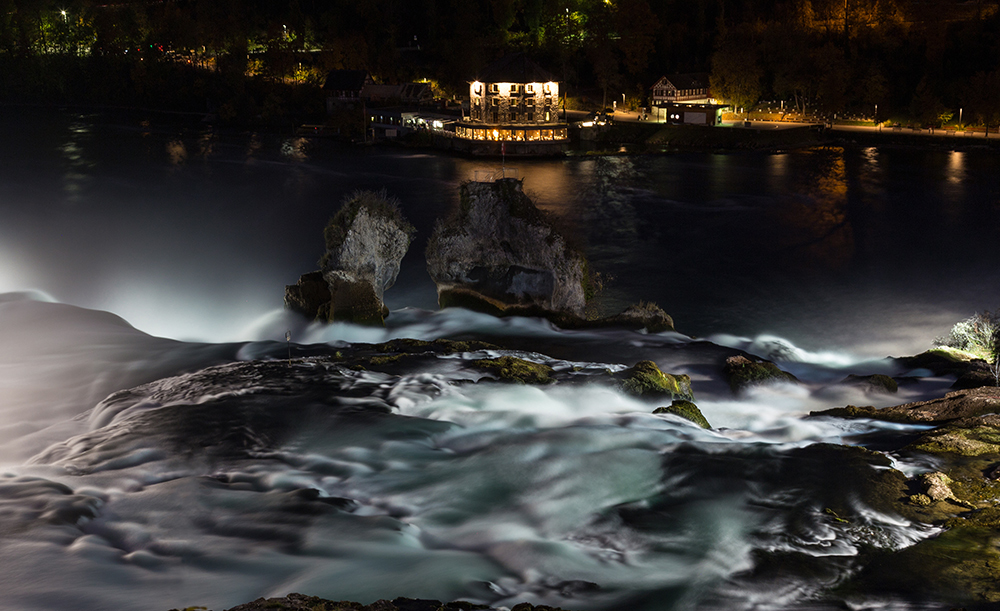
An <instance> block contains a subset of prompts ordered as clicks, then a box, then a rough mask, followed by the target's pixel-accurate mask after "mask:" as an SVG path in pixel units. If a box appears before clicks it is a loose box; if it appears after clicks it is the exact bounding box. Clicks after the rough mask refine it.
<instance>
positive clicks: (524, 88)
mask: <svg viewBox="0 0 1000 611" xmlns="http://www.w3.org/2000/svg"><path fill="white" fill-rule="evenodd" d="M559 103H560V102H559V82H558V80H557V78H556V77H555V76H554V75H552V74H551V73H549V72H547V71H545V70H543V69H542V68H540V67H539V66H538V65H536V64H535V63H534V62H532V61H531V60H529V59H528V58H527V57H525V56H524V55H523V54H521V53H518V54H514V55H509V56H507V57H504V58H502V59H500V60H498V61H496V62H494V63H493V64H491V65H489V66H488V67H486V68H485V69H484V70H483V71H482V72H481V73H480V74H479V77H478V78H477V79H476V80H474V81H473V82H472V83H470V84H469V115H468V116H467V117H463V119H462V121H460V122H459V123H458V124H457V125H456V126H455V136H456V139H460V140H466V141H472V142H479V143H482V144H484V145H489V146H483V147H466V148H468V149H469V150H471V151H472V152H481V153H486V154H488V153H490V152H493V151H492V149H494V148H495V149H496V151H495V152H499V149H500V145H499V143H501V142H502V143H510V144H505V151H506V153H507V154H515V155H516V154H527V155H534V154H551V153H553V152H562V151H564V150H565V144H566V143H567V142H568V130H567V126H566V123H565V121H562V120H560V117H559Z"/></svg>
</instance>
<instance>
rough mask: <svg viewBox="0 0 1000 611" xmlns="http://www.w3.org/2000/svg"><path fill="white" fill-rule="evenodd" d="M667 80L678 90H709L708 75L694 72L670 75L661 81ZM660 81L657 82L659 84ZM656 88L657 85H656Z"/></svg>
mask: <svg viewBox="0 0 1000 611" xmlns="http://www.w3.org/2000/svg"><path fill="white" fill-rule="evenodd" d="M663 79H666V80H668V81H670V84H671V85H673V86H674V87H676V88H677V89H708V79H709V76H708V73H707V72H693V73H690V74H668V75H667V76H665V77H663V78H662V79H660V80H661V81H662V80H663ZM659 82H660V81H657V83H659ZM654 87H655V85H654Z"/></svg>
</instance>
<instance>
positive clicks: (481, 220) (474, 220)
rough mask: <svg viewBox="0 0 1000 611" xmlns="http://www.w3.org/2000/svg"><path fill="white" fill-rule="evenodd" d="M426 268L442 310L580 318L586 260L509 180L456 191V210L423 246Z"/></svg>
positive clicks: (519, 185)
mask: <svg viewBox="0 0 1000 611" xmlns="http://www.w3.org/2000/svg"><path fill="white" fill-rule="evenodd" d="M427 271H428V273H429V274H430V276H431V278H432V279H433V280H434V283H435V284H436V285H437V289H438V303H439V304H440V305H441V307H448V306H453V305H457V306H464V307H470V308H472V309H479V310H484V311H488V312H491V313H494V314H500V313H503V312H504V310H506V309H507V308H509V307H513V308H522V309H524V308H527V309H532V308H534V309H539V310H544V311H549V312H556V313H569V314H573V315H575V316H580V317H582V316H583V314H584V306H585V305H586V301H587V299H586V293H587V286H586V285H587V283H588V282H589V274H588V270H587V262H586V259H585V258H584V257H583V255H582V254H581V253H579V252H577V251H575V250H573V249H572V248H570V247H569V246H568V245H567V243H566V240H565V238H564V237H563V236H562V235H560V234H559V233H558V232H557V231H556V230H555V229H554V228H553V226H552V225H551V223H549V222H548V221H547V220H546V219H545V217H544V215H543V214H542V212H541V211H540V210H538V209H537V208H536V207H535V206H534V204H532V202H531V200H530V199H529V198H528V196H527V195H525V193H524V191H523V190H522V183H521V181H519V180H516V179H511V178H507V179H502V180H498V181H496V182H492V183H483V182H469V183H466V184H464V185H463V186H462V189H461V200H460V206H459V210H458V211H457V213H456V214H455V215H453V216H452V217H451V218H449V219H447V220H444V221H439V222H438V224H437V226H436V227H435V228H434V233H433V235H432V236H431V238H430V240H429V242H428V245H427Z"/></svg>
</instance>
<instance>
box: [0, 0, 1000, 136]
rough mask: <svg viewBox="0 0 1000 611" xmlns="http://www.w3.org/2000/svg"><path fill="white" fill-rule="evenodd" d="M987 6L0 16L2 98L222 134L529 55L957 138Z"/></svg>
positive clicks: (553, 0)
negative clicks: (109, 106)
mask: <svg viewBox="0 0 1000 611" xmlns="http://www.w3.org/2000/svg"><path fill="white" fill-rule="evenodd" d="M997 5H998V3H997V2H996V1H995V0H994V1H988V0H977V1H975V2H963V3H957V2H945V1H939V2H936V3H935V2H930V3H928V2H920V3H917V2H914V1H913V0H846V1H845V0H812V1H811V2H810V1H804V2H803V1H800V0H662V1H656V2H654V1H652V0H290V1H286V2H267V1H264V0H174V1H170V2H135V1H123V2H111V3H107V2H103V1H102V2H96V1H95V0H69V1H67V2H54V0H0V67H2V68H3V69H2V70H0V75H3V76H0V79H2V81H3V82H2V83H0V85H3V87H0V90H2V91H4V92H5V93H4V94H0V95H3V96H4V98H5V99H6V101H35V102H37V101H39V100H48V101H52V102H57V103H64V102H68V101H70V102H72V101H79V99H80V98H81V96H83V97H86V95H85V94H86V92H88V91H90V92H91V95H93V96H98V95H108V96H110V97H111V98H112V100H111V101H112V102H116V103H119V102H120V103H124V104H146V105H152V106H176V105H177V104H178V103H180V100H178V99H177V98H182V99H183V101H184V103H186V104H188V105H194V106H198V107H199V109H200V110H203V109H204V107H205V106H206V104H207V105H208V106H209V107H210V110H214V111H218V112H220V113H221V114H223V115H225V114H230V115H233V116H239V115H261V116H263V115H275V116H280V115H282V114H283V113H287V112H288V109H289V108H295V109H299V108H300V107H299V106H298V105H297V104H298V103H307V106H309V113H310V114H316V113H318V114H322V106H321V103H320V102H316V101H310V102H304V100H299V101H298V102H297V103H296V105H292V104H287V103H286V102H285V99H286V97H287V96H288V95H289V92H288V91H284V90H281V89H276V88H274V87H271V85H275V84H284V85H289V86H292V85H295V86H300V87H308V88H310V89H312V90H314V91H315V89H316V88H317V86H318V85H320V84H321V83H322V80H323V77H324V75H325V74H326V73H327V72H328V71H329V70H331V69H335V68H363V69H367V70H368V71H369V72H371V73H372V74H373V75H374V76H375V77H376V79H377V80H380V81H383V82H404V81H409V80H415V79H429V80H431V81H433V82H434V83H435V84H436V85H437V88H438V92H439V93H441V94H444V95H459V96H460V95H463V93H464V88H465V86H466V83H467V81H468V80H469V79H470V78H473V77H474V76H475V74H476V73H477V71H478V70H479V69H480V68H482V67H483V66H484V65H485V64H486V63H488V62H489V61H491V60H493V59H495V58H497V57H499V56H500V55H502V54H504V53H506V52H508V51H511V50H524V51H529V52H530V53H531V54H532V56H533V57H535V58H536V59H537V60H538V61H539V62H540V63H542V64H543V65H545V66H547V67H549V69H550V70H552V71H553V72H554V73H556V74H557V75H558V76H559V77H560V78H561V79H562V80H563V81H565V82H566V84H567V86H568V90H569V91H570V95H571V96H580V95H583V94H587V95H591V96H593V97H596V96H598V95H603V101H605V102H607V101H608V100H609V99H611V98H609V97H608V92H609V91H610V92H611V94H610V95H611V97H612V98H615V99H617V97H618V96H620V95H621V94H622V92H624V93H625V94H626V95H627V97H628V98H629V103H630V104H638V103H642V102H644V98H645V97H646V96H647V94H648V89H649V87H650V86H651V85H652V84H653V83H654V82H655V81H656V80H657V78H659V76H661V75H663V74H667V73H675V72H699V71H711V72H712V80H713V84H714V85H715V89H716V93H717V94H721V96H722V97H725V98H726V99H727V100H729V101H731V102H733V103H734V104H737V105H739V106H744V107H748V106H752V105H753V104H754V103H755V102H757V101H760V100H782V101H784V102H785V103H786V107H794V108H797V109H798V110H800V111H819V112H822V113H835V112H837V113H852V114H858V115H863V116H871V115H872V114H873V113H874V108H875V105H876V104H877V105H878V108H879V111H878V112H879V115H880V117H889V116H900V115H902V116H907V117H910V118H912V120H914V121H917V122H920V123H924V124H938V123H941V122H943V121H944V122H947V121H949V120H957V114H958V111H959V109H960V108H961V109H963V111H964V114H963V117H962V119H963V121H964V122H966V123H970V122H976V123H984V122H985V123H993V124H995V123H997V122H1000V65H998V64H1000V12H998V6H997ZM54 57H57V58H61V59H60V60H58V61H56V60H53V59H52V58H54ZM164 67H165V68H164ZM182 68H198V69H200V72H204V73H207V74H205V75H202V76H200V77H195V76H191V75H190V74H188V73H186V72H184V71H183V70H182ZM81 74H83V75H86V76H87V78H88V79H89V78H90V75H91V74H95V75H97V77H98V83H103V82H105V81H106V82H107V83H109V84H110V85H111V86H109V87H103V86H101V87H90V88H88V87H87V86H86V84H85V83H79V82H77V79H76V78H75V75H81ZM19 75H20V76H19ZM25 75H31V78H21V76H25ZM175 83H181V84H182V85H181V86H175ZM254 83H256V84H254ZM261 83H264V84H266V85H262V84H261ZM297 95H298V96H299V97H300V98H303V97H308V96H307V95H306V94H297ZM269 96H270V101H268V99H269ZM84 101H87V100H84Z"/></svg>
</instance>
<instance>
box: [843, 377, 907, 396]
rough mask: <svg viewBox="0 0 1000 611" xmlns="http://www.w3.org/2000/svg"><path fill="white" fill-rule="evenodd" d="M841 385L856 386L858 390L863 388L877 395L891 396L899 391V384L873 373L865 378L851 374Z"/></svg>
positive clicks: (889, 378)
mask: <svg viewBox="0 0 1000 611" xmlns="http://www.w3.org/2000/svg"><path fill="white" fill-rule="evenodd" d="M841 384H846V385H848V386H857V387H859V388H863V389H864V390H866V391H869V392H878V393H890V394H891V393H895V392H897V391H898V390H899V384H898V383H897V382H896V380H894V379H892V378H891V377H889V376H887V375H885V374H881V373H875V374H872V375H867V376H858V375H854V374H851V375H849V376H847V377H846V378H844V380H843V381H842V382H841Z"/></svg>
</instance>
